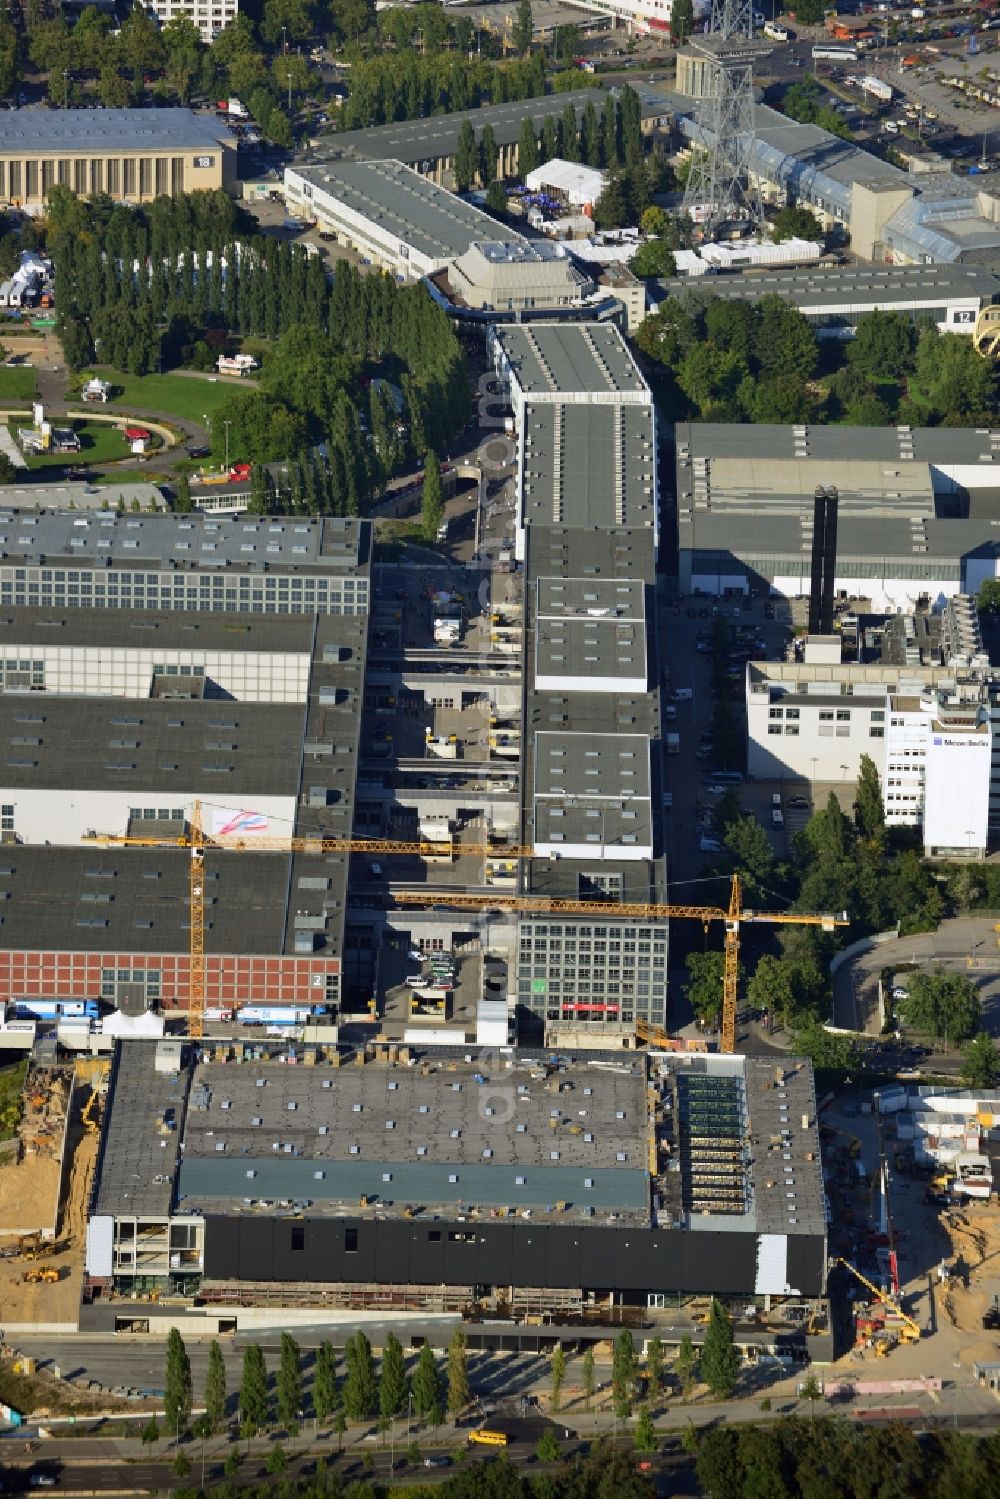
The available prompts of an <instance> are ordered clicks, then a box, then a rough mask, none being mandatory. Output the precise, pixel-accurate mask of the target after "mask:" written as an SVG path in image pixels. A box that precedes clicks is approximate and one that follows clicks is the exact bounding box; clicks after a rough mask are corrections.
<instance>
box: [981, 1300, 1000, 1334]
mask: <svg viewBox="0 0 1000 1499" xmlns="http://www.w3.org/2000/svg"><path fill="white" fill-rule="evenodd" d="M983 1327H984V1328H985V1330H986V1331H987V1332H997V1331H1000V1296H994V1298H993V1305H992V1306H988V1307H987V1308H986V1310H985V1312H984V1313H983Z"/></svg>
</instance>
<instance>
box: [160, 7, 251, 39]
mask: <svg viewBox="0 0 1000 1499" xmlns="http://www.w3.org/2000/svg"><path fill="white" fill-rule="evenodd" d="M145 8H146V10H147V11H149V12H150V14H151V15H154V16H155V17H156V19H157V20H158V21H159V23H160V25H161V26H166V25H167V23H168V21H190V22H191V24H192V25H193V26H195V27H197V29H198V32H199V34H200V36H201V39H202V41H203V42H204V43H205V45H206V47H209V46H211V44H212V42H214V41H215V39H216V37H217V36H218V35H219V33H220V32H222V31H225V29H226V27H227V26H228V25H229V23H230V22H231V21H235V20H236V16H237V14H238V12H239V8H240V7H239V0H146V4H145Z"/></svg>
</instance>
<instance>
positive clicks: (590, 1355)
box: [581, 1344, 595, 1410]
mask: <svg viewBox="0 0 1000 1499" xmlns="http://www.w3.org/2000/svg"><path fill="white" fill-rule="evenodd" d="M581 1377H582V1381H583V1398H584V1400H585V1401H586V1402H587V1409H588V1410H590V1402H591V1401H592V1400H593V1398H594V1385H595V1380H594V1350H593V1348H592V1347H590V1345H589V1344H588V1346H587V1350H586V1352H585V1353H584V1355H583V1364H582V1367H581Z"/></svg>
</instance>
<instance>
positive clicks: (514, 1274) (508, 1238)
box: [477, 1223, 532, 1286]
mask: <svg viewBox="0 0 1000 1499" xmlns="http://www.w3.org/2000/svg"><path fill="white" fill-rule="evenodd" d="M516 1235H517V1230H516V1229H515V1227H514V1225H513V1224H510V1223H503V1224H500V1223H491V1224H490V1225H489V1227H488V1228H484V1229H483V1231H482V1233H481V1235H480V1242H479V1255H478V1257H477V1258H478V1264H479V1273H478V1277H477V1283H478V1284H479V1285H484V1286H514V1285H518V1286H530V1285H531V1284H532V1282H531V1281H530V1280H529V1279H528V1274H527V1266H526V1264H525V1261H524V1257H523V1255H522V1254H520V1253H517V1254H515V1252H514V1243H515V1239H516Z"/></svg>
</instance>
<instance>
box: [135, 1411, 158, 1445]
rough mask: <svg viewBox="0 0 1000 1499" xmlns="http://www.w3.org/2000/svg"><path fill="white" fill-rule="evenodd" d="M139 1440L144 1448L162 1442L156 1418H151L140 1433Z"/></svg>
mask: <svg viewBox="0 0 1000 1499" xmlns="http://www.w3.org/2000/svg"><path fill="white" fill-rule="evenodd" d="M139 1440H140V1441H141V1443H142V1445H143V1446H144V1447H152V1445H153V1443H154V1442H158V1441H159V1440H160V1428H159V1426H157V1424H156V1417H155V1416H150V1418H149V1420H148V1421H147V1422H146V1424H145V1426H144V1427H143V1428H142V1430H141V1431H140V1433H139Z"/></svg>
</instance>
